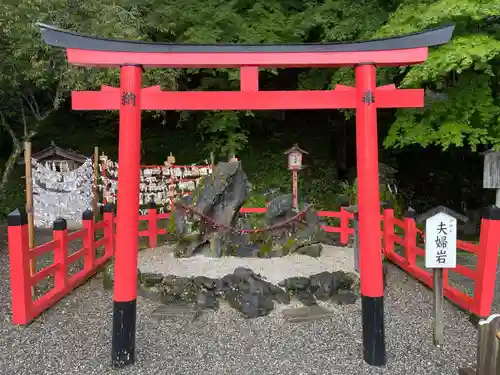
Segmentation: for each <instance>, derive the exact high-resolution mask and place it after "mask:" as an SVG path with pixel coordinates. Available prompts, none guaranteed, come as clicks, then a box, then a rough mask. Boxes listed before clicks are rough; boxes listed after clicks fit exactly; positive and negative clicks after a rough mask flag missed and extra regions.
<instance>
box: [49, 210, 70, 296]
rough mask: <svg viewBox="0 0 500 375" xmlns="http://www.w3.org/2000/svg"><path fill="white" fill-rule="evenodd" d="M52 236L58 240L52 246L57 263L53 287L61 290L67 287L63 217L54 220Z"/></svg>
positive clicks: (66, 233)
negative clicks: (53, 246)
mask: <svg viewBox="0 0 500 375" xmlns="http://www.w3.org/2000/svg"><path fill="white" fill-rule="evenodd" d="M52 237H53V238H54V240H55V241H58V243H57V244H56V246H55V248H54V264H58V265H59V267H58V268H57V270H56V272H55V286H54V289H56V290H58V291H63V290H66V288H67V287H68V226H67V223H66V220H65V219H63V218H57V219H56V220H55V221H54V223H53V226H52Z"/></svg>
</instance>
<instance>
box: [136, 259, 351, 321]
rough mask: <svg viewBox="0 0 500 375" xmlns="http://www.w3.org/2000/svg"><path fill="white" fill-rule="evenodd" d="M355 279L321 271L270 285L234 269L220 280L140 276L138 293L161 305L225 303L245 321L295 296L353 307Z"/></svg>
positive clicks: (305, 301) (311, 302)
mask: <svg viewBox="0 0 500 375" xmlns="http://www.w3.org/2000/svg"><path fill="white" fill-rule="evenodd" d="M357 285H358V282H357V276H355V275H353V274H347V273H344V272H342V271H337V272H322V273H319V274H316V275H312V276H310V277H292V278H288V279H286V280H283V281H282V282H281V283H279V285H273V284H271V283H269V282H267V281H266V280H264V279H263V278H262V277H261V276H260V275H257V274H255V273H254V272H253V271H252V270H251V269H248V268H243V267H240V268H237V269H235V270H234V272H233V273H232V274H228V275H225V276H223V277H222V278H220V279H211V278H208V277H203V276H198V277H177V276H171V275H169V276H163V275H159V274H153V273H147V274H146V273H143V274H140V277H139V285H138V287H139V294H140V295H141V296H143V297H146V298H149V299H153V300H156V301H159V302H161V303H163V304H166V305H170V304H177V305H189V306H196V307H197V308H198V309H217V308H218V307H219V301H220V300H225V301H227V303H228V304H229V305H230V306H231V307H232V308H234V309H235V310H237V311H239V312H240V313H241V315H242V316H244V317H246V318H256V317H260V316H265V315H268V314H269V313H270V312H271V311H272V310H273V308H274V303H275V302H277V303H280V304H289V303H290V298H291V297H296V298H297V299H298V300H299V301H301V302H302V303H303V304H304V305H306V306H311V305H315V304H316V303H317V300H321V301H327V300H330V301H332V302H335V303H338V304H353V303H355V302H356V299H357V295H358V293H357V290H356V289H357Z"/></svg>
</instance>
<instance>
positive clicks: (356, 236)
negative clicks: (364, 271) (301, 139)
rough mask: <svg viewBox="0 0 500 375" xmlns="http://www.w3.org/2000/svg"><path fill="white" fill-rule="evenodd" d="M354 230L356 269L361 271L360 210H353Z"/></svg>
mask: <svg viewBox="0 0 500 375" xmlns="http://www.w3.org/2000/svg"><path fill="white" fill-rule="evenodd" d="M353 215H354V220H353V230H354V243H353V247H354V270H355V271H356V272H358V273H359V212H357V211H356V212H353Z"/></svg>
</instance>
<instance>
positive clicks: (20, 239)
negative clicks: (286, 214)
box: [8, 205, 500, 324]
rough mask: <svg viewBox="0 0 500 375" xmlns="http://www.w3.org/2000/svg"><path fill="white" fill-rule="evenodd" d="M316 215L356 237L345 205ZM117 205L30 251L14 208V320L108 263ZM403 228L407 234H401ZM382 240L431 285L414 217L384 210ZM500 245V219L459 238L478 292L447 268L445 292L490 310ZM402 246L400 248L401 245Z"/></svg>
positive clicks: (58, 225) (153, 213)
mask: <svg viewBox="0 0 500 375" xmlns="http://www.w3.org/2000/svg"><path fill="white" fill-rule="evenodd" d="M240 212H241V213H245V214H263V213H265V212H266V208H265V207H261V208H242V209H241V211H240ZM169 216H170V213H158V211H157V210H156V208H155V206H154V205H151V206H150V208H149V209H148V212H147V214H146V215H141V216H140V221H142V222H146V223H147V229H144V230H139V228H138V236H139V237H146V238H147V239H148V243H149V246H150V247H156V246H158V236H160V235H165V234H167V233H168V226H163V225H161V222H159V221H161V220H165V219H168V218H169ZM318 216H319V217H321V218H326V219H327V220H333V221H334V223H333V224H332V223H330V224H322V226H321V227H322V229H323V231H325V232H327V233H338V234H339V240H340V241H339V242H340V243H341V244H344V245H346V244H348V242H349V238H350V237H351V236H353V234H354V229H353V223H352V220H353V219H354V215H353V214H352V213H350V212H349V211H347V210H345V209H341V210H340V211H338V212H332V211H319V212H318ZM114 227H115V217H114V207H113V206H112V205H106V206H105V207H104V218H103V220H102V221H100V222H94V219H93V215H92V212H91V211H86V212H85V213H84V215H83V228H82V229H81V230H79V231H77V232H74V233H71V234H68V231H67V229H66V223H65V221H64V220H57V221H55V222H54V228H53V239H52V240H51V241H49V242H47V243H45V244H42V245H40V246H37V247H35V248H32V249H30V248H29V243H28V227H27V220H26V215H25V214H24V213H21V212H19V211H18V210H16V211H14V212H13V213H11V214H10V215H9V231H8V235H9V256H10V271H11V272H10V276H11V288H12V313H13V322H14V323H15V324H28V323H29V322H30V321H31V320H33V319H34V318H35V317H37V316H38V315H39V314H41V313H42V312H43V311H45V310H46V309H48V308H49V307H50V306H52V305H53V304H54V303H56V302H57V301H58V300H59V299H61V298H62V297H63V296H65V295H67V294H68V293H70V292H71V291H72V290H73V289H74V288H76V287H77V286H78V285H80V284H82V283H83V282H84V281H85V280H87V279H88V278H89V277H90V276H92V275H93V274H94V273H96V272H97V269H98V268H99V267H100V266H101V265H103V264H104V263H105V262H106V261H108V260H109V259H110V258H111V257H112V256H113V253H114V242H115V241H114V236H115V229H114ZM97 230H103V236H102V237H101V238H97V237H96V231H97ZM400 232H403V234H399V233H400ZM380 235H381V239H382V240H383V252H384V255H385V257H386V258H387V259H389V260H390V261H391V262H393V263H394V264H396V265H397V266H399V267H400V268H402V269H403V270H405V271H406V272H408V273H409V274H411V275H412V276H413V277H415V278H416V279H418V280H420V281H421V282H423V283H425V284H426V285H427V286H428V287H430V288H432V286H433V279H432V274H430V273H429V272H427V271H426V270H425V269H423V268H422V267H421V266H419V264H418V262H417V257H422V256H423V255H424V249H423V248H422V247H420V246H419V245H420V244H421V242H422V241H421V240H422V238H423V233H422V232H421V231H420V230H419V229H418V228H417V227H416V223H415V220H414V219H413V218H410V217H405V218H404V219H402V220H401V219H398V218H395V217H394V211H393V210H392V209H385V210H384V211H383V214H382V215H381V232H380ZM76 239H82V240H83V247H82V248H81V249H79V250H78V251H76V252H75V253H73V254H71V255H69V254H68V244H69V243H70V242H72V241H74V240H76ZM499 243H500V217H498V218H497V217H493V216H492V215H485V217H483V219H482V221H481V237H480V241H479V244H472V243H468V242H464V241H458V247H459V248H460V249H462V250H464V251H467V252H469V253H471V254H474V255H475V256H476V257H477V265H476V267H475V268H474V269H473V268H470V267H468V266H465V265H462V264H457V267H456V268H455V269H453V271H454V272H457V273H459V274H461V275H462V276H464V277H467V278H469V279H471V280H473V281H474V283H475V285H474V291H473V293H471V295H468V294H467V293H465V292H464V291H462V290H459V289H457V288H455V287H453V286H452V285H450V284H449V270H445V272H444V277H445V280H444V289H445V292H444V295H445V297H447V298H448V299H449V300H450V301H452V302H454V303H455V304H457V305H458V306H460V307H462V308H464V309H466V310H468V311H470V312H471V313H473V314H475V315H478V316H480V317H485V316H488V315H489V314H490V313H491V305H492V303H493V297H494V288H495V278H496V267H497V260H498V245H499ZM100 247H104V253H103V254H97V251H96V249H98V248H100ZM397 247H398V249H397ZM51 251H52V252H53V253H54V262H53V264H52V265H49V266H48V267H46V268H44V269H42V270H39V271H38V272H36V273H35V274H34V275H32V276H31V275H30V268H29V264H30V259H36V257H38V256H40V255H42V254H45V253H47V252H51ZM78 259H83V262H84V266H83V269H82V270H81V271H80V272H78V273H76V274H75V275H72V276H68V266H69V265H70V264H71V263H73V262H75V261H77V260H78ZM50 275H54V276H55V286H54V288H53V289H52V290H51V291H49V292H47V293H45V294H44V295H43V296H41V297H39V298H38V299H36V300H33V298H34V297H33V296H32V293H31V288H32V286H33V285H36V284H37V283H38V282H40V281H41V280H42V279H44V278H45V277H47V276H50Z"/></svg>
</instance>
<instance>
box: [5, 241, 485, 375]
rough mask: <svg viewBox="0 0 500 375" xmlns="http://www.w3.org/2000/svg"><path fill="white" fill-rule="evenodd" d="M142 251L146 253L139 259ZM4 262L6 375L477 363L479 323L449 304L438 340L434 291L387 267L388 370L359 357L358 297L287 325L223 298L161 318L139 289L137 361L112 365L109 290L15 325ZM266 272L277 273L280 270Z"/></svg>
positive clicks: (328, 265)
mask: <svg viewBox="0 0 500 375" xmlns="http://www.w3.org/2000/svg"><path fill="white" fill-rule="evenodd" d="M349 251H352V250H350V249H347V248H345V249H341V250H335V251H334V252H333V253H332V254H331V258H332V259H331V260H328V254H329V253H330V251H329V250H328V248H327V251H326V252H325V253H326V254H325V258H323V257H322V258H320V259H318V260H316V261H314V260H312V259H309V260H308V261H312V262H313V264H314V265H313V264H310V265H309V266H308V267H307V270H305V269H306V268H304V271H300V273H302V272H303V274H310V273H316V272H321V271H322V270H325V269H326V270H335V269H341V268H343V267H344V266H345V267H347V269H345V270H346V271H348V270H349V269H351V268H352V263H350V259H349V258H348V254H349ZM156 253H157V251H154V252H151V253H150V254H149V255H148V256H149V257H153V255H154V254H156ZM160 253H161V252H160ZM145 254H147V253H146V252H143V253H141V261H142V262H145V259H143V258H142V257H143V256H145ZM341 254H343V255H341ZM167 259H168V258H165V260H167ZM333 259H335V262H334V261H333ZM342 259H344V260H342ZM242 261H244V262H248V260H247V259H245V260H242ZM304 261H305V260H304ZM205 262H206V260H205ZM323 262H325V263H323ZM343 262H344V263H343ZM290 263H294V262H290ZM8 265H9V261H8V253H7V251H6V249H5V248H3V249H0V300H1V301H2V303H1V304H0V348H2V350H0V374H1V375H3V374H5V375H25V374H26V375H28V374H33V375H44V374H47V375H49V374H50V375H73V374H74V375H81V374H86V375H116V374H120V375H128V374H130V375H158V374H171V375H235V374H238V375H280V374H286V375H409V374H411V375H456V374H457V373H458V368H459V367H462V366H465V365H469V366H470V365H471V364H473V363H474V361H475V344H476V330H475V329H474V327H473V326H472V325H471V324H470V323H469V322H468V319H467V315H466V314H464V313H462V312H460V311H458V310H457V309H456V308H455V307H454V306H452V305H450V304H449V303H445V345H444V347H443V348H441V349H439V348H436V347H435V346H434V345H432V294H431V293H430V291H429V290H428V289H427V288H425V287H423V286H422V285H421V284H419V283H417V282H415V281H414V280H413V279H412V278H411V277H408V276H407V275H406V274H405V273H403V272H402V271H400V270H399V269H396V268H395V267H391V269H390V274H389V275H388V284H389V287H388V290H387V294H386V297H385V300H384V304H385V321H386V338H387V353H388V364H387V366H385V367H384V368H373V367H370V366H367V365H366V364H365V363H364V362H363V360H362V344H361V306H360V305H361V304H360V302H359V301H358V302H357V303H356V304H354V305H346V306H337V307H336V308H335V309H333V315H332V316H331V317H330V318H326V319H322V320H318V321H314V322H305V323H300V324H289V323H285V322H284V321H283V319H282V318H281V317H280V316H279V314H271V316H267V317H262V318H258V319H243V318H242V317H241V316H240V315H239V314H238V313H237V312H236V311H235V310H233V309H230V308H228V307H227V306H224V305H222V306H221V309H220V310H219V311H217V312H207V313H206V314H202V315H201V317H200V318H199V319H198V320H196V321H195V322H189V321H186V320H183V319H177V320H169V319H167V320H164V321H161V322H158V321H157V320H155V319H154V318H153V317H152V316H151V313H152V312H153V311H154V310H155V309H156V308H157V306H158V305H157V304H156V303H154V302H152V301H149V300H146V299H143V298H140V297H139V298H138V303H137V308H138V317H137V363H136V364H135V365H134V366H131V367H128V368H126V369H123V370H120V371H116V370H113V369H111V367H110V349H111V347H110V345H111V318H112V303H113V302H112V301H113V293H112V291H108V290H103V288H102V280H101V279H99V278H96V279H93V280H91V281H90V282H88V283H86V284H85V285H83V286H82V287H80V288H78V289H77V290H75V291H73V292H72V293H71V294H70V295H69V296H68V297H66V298H64V299H63V300H62V301H60V302H59V303H58V304H56V305H55V306H54V307H53V308H51V309H50V310H49V311H47V312H46V313H44V314H42V316H40V317H39V318H38V319H36V320H35V321H34V322H33V323H32V324H31V325H29V326H28V327H19V326H14V325H12V323H11V306H10V285H9V280H8V275H9V269H8ZM238 265H240V264H234V263H233V264H232V265H231V267H232V268H234V267H236V266H238ZM162 267H163V266H162ZM165 267H166V266H165ZM231 267H229V268H231ZM175 268H176V270H177V271H178V272H181V270H183V269H184V270H185V268H182V267H179V266H176V267H175ZM229 268H227V269H223V268H222V266H221V269H220V270H219V271H217V272H220V274H221V275H222V274H226V273H227V271H228V270H229ZM252 268H255V269H256V268H257V267H253V266H252ZM256 270H257V269H256ZM266 270H267V274H266V276H268V277H270V278H271V277H272V278H273V280H278V279H281V278H283V274H280V275H273V269H271V270H269V269H268V268H266ZM294 270H297V269H296V268H295V269H294ZM167 272H168V271H167ZM184 272H187V271H184ZM193 272H194V271H193ZM214 272H215V271H214ZM281 272H282V271H281ZM290 272H292V271H290ZM294 272H295V271H294ZM297 272H299V271H297ZM213 275H214V276H217V275H219V274H213ZM291 275H292V274H289V275H286V276H287V277H288V276H291Z"/></svg>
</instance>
